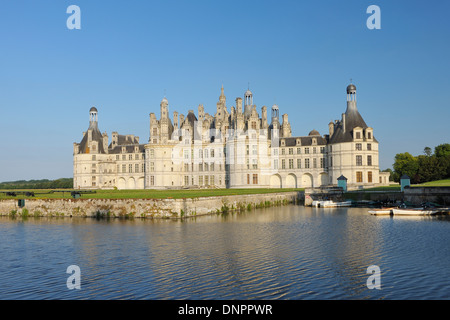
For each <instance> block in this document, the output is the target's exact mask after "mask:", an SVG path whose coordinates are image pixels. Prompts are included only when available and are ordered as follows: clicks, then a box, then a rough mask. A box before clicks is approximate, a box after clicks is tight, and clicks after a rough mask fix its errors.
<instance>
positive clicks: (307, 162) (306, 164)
mask: <svg viewBox="0 0 450 320" xmlns="http://www.w3.org/2000/svg"><path fill="white" fill-rule="evenodd" d="M305 168H306V169H309V159H305Z"/></svg>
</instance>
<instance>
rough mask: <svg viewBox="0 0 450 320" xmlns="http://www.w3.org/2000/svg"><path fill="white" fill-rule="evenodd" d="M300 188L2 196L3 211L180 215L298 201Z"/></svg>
mask: <svg viewBox="0 0 450 320" xmlns="http://www.w3.org/2000/svg"><path fill="white" fill-rule="evenodd" d="M302 196H303V194H302V193H300V192H280V193H267V194H254V195H231V196H220V197H201V198H192V199H191V198H185V199H82V198H81V199H46V200H44V199H26V200H25V206H24V207H23V208H20V207H19V206H18V200H17V199H12V200H1V201H0V215H2V216H7V215H18V216H21V215H28V216H66V217H67V216H68V217H70V216H80V217H138V218H180V217H191V216H197V215H204V214H211V213H217V212H225V211H234V210H247V209H249V208H250V207H251V208H253V207H268V206H274V205H281V204H287V203H297V201H299V199H300V198H301V197H302Z"/></svg>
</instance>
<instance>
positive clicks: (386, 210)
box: [369, 208, 394, 215]
mask: <svg viewBox="0 0 450 320" xmlns="http://www.w3.org/2000/svg"><path fill="white" fill-rule="evenodd" d="M393 209H394V208H380V209H371V210H369V213H370V214H372V215H391V214H392V210H393Z"/></svg>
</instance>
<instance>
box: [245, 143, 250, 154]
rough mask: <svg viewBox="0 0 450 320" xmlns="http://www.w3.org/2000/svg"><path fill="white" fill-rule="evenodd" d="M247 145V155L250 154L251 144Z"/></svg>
mask: <svg viewBox="0 0 450 320" xmlns="http://www.w3.org/2000/svg"><path fill="white" fill-rule="evenodd" d="M245 147H246V150H247V151H246V152H247V155H250V146H249V145H246V146H245Z"/></svg>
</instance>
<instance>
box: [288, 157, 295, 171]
mask: <svg viewBox="0 0 450 320" xmlns="http://www.w3.org/2000/svg"><path fill="white" fill-rule="evenodd" d="M289 169H294V159H289Z"/></svg>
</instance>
